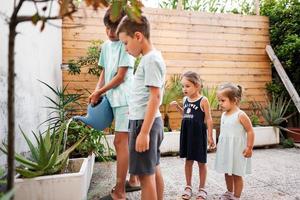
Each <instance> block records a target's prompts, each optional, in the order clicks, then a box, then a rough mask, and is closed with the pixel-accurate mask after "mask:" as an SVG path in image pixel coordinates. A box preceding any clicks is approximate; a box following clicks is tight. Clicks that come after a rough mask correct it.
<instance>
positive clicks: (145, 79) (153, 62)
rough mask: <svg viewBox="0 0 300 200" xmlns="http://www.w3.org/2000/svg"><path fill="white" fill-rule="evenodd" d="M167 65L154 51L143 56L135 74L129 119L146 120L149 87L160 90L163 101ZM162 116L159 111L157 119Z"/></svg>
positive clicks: (156, 115) (159, 54)
mask: <svg viewBox="0 0 300 200" xmlns="http://www.w3.org/2000/svg"><path fill="white" fill-rule="evenodd" d="M165 74H166V65H165V63H164V60H163V58H162V55H161V53H160V52H159V51H157V50H152V51H150V52H148V53H147V54H146V55H144V56H142V58H141V61H140V63H139V66H138V68H137V70H136V72H135V74H134V78H133V85H134V87H132V90H131V93H130V100H129V119H130V120H140V119H144V117H145V112H146V107H147V104H148V101H149V97H150V90H149V86H152V87H158V88H160V92H161V101H160V105H161V103H162V98H163V90H164V83H165ZM159 116H161V114H160V111H159V109H157V111H156V114H155V117H159Z"/></svg>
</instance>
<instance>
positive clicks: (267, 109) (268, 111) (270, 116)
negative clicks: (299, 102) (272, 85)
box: [254, 94, 292, 127]
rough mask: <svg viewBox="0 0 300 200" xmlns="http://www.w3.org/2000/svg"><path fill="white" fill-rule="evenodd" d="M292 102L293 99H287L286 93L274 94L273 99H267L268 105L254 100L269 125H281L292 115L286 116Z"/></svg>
mask: <svg viewBox="0 0 300 200" xmlns="http://www.w3.org/2000/svg"><path fill="white" fill-rule="evenodd" d="M290 103H291V99H290V100H287V98H285V97H284V94H281V95H274V94H272V99H271V100H269V99H267V100H266V106H263V105H262V104H260V103H258V102H254V105H255V106H256V109H258V110H259V111H260V113H261V115H262V116H263V118H264V119H265V122H266V124H267V125H269V126H277V127H279V125H280V124H281V123H282V122H284V121H286V120H287V119H288V118H289V117H291V116H292V115H289V116H286V112H287V109H288V107H289V105H290Z"/></svg>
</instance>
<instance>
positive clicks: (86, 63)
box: [68, 40, 103, 76]
mask: <svg viewBox="0 0 300 200" xmlns="http://www.w3.org/2000/svg"><path fill="white" fill-rule="evenodd" d="M102 43H103V41H102V40H93V41H91V45H90V46H89V47H88V50H87V55H86V56H82V57H79V59H78V60H76V61H75V60H70V61H69V62H68V65H69V73H70V74H73V75H76V74H80V73H81V69H82V68H84V67H87V68H88V73H89V74H92V75H96V76H100V73H101V69H100V68H99V66H98V60H99V56H100V52H101V45H102Z"/></svg>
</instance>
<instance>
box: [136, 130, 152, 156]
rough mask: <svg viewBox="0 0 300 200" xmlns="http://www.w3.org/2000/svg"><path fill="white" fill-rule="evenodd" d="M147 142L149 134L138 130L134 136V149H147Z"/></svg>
mask: <svg viewBox="0 0 300 200" xmlns="http://www.w3.org/2000/svg"><path fill="white" fill-rule="evenodd" d="M149 144H150V137H149V134H143V133H141V132H140V133H139V135H138V136H137V138H136V143H135V150H136V151H137V152H140V153H142V152H145V151H147V150H148V149H149Z"/></svg>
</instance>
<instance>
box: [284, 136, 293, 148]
mask: <svg viewBox="0 0 300 200" xmlns="http://www.w3.org/2000/svg"><path fill="white" fill-rule="evenodd" d="M282 146H283V147H284V148H293V147H294V146H295V144H294V140H293V139H292V138H287V139H283V141H282Z"/></svg>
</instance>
